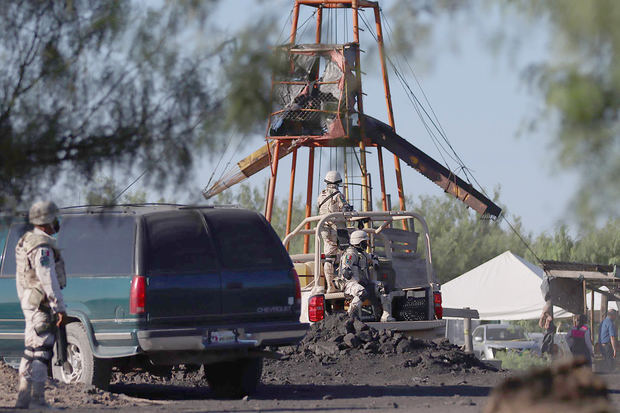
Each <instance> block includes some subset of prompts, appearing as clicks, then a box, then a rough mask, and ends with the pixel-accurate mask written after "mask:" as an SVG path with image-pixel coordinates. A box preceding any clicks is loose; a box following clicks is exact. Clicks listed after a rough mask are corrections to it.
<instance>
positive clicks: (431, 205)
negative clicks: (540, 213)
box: [407, 195, 531, 283]
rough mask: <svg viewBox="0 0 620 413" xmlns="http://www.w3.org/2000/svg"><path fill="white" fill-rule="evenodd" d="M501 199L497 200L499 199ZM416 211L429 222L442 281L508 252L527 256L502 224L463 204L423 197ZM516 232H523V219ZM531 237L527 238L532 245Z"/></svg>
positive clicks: (517, 219)
mask: <svg viewBox="0 0 620 413" xmlns="http://www.w3.org/2000/svg"><path fill="white" fill-rule="evenodd" d="M497 196H498V195H496V196H495V198H497ZM407 202H408V204H409V205H415V206H414V207H413V209H414V210H415V211H416V212H418V213H420V214H421V215H422V216H423V217H424V219H425V220H426V222H427V224H428V227H429V232H430V238H431V253H432V256H433V267H434V268H435V273H436V274H437V277H438V278H439V281H440V282H442V283H445V282H447V281H449V280H451V279H452V278H454V277H457V276H459V275H461V274H463V273H465V272H467V271H469V270H471V269H472V268H474V267H476V266H478V265H480V264H482V263H484V262H486V261H488V260H490V259H491V258H494V257H495V256H497V255H499V254H501V253H502V252H504V251H508V250H510V251H512V252H514V253H515V254H517V255H520V256H523V257H524V256H525V253H526V250H527V247H526V246H525V244H523V242H522V241H521V240H520V239H519V237H518V236H517V235H516V234H515V233H513V232H512V230H510V229H505V228H503V227H502V225H501V222H500V221H487V220H480V219H479V217H478V216H477V215H476V213H475V212H473V211H472V210H470V209H469V208H467V207H466V206H465V205H463V204H462V203H461V202H460V201H458V200H456V199H454V198H451V197H448V196H445V195H441V196H421V197H419V199H418V202H415V203H414V202H411V200H409V201H407ZM515 220H516V224H515V229H516V230H517V231H518V232H522V231H523V228H522V226H521V223H520V220H519V218H516V219H515ZM530 238H531V235H528V234H525V235H524V239H525V240H526V242H527V241H529V239H530Z"/></svg>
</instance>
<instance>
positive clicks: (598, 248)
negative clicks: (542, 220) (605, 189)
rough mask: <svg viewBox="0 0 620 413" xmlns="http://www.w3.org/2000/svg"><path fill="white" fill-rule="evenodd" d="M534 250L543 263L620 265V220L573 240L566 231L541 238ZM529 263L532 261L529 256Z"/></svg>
mask: <svg viewBox="0 0 620 413" xmlns="http://www.w3.org/2000/svg"><path fill="white" fill-rule="evenodd" d="M532 249H533V250H534V252H536V255H538V256H539V257H540V258H541V259H546V260H557V261H575V262H583V263H596V264H618V263H620V219H617V218H616V219H609V220H607V222H605V224H604V225H602V226H601V227H600V228H598V227H596V226H591V227H589V228H588V229H586V230H584V231H582V233H581V234H580V235H579V236H578V237H577V238H575V239H573V238H572V237H571V236H570V235H569V234H568V232H567V230H566V228H565V227H560V228H559V229H557V230H556V232H555V233H554V234H552V235H547V234H541V235H539V236H538V237H537V238H536V239H535V241H534V243H533V247H532ZM526 257H527V259H530V260H531V259H533V258H532V257H531V254H530V253H529V252H528V254H527V255H526Z"/></svg>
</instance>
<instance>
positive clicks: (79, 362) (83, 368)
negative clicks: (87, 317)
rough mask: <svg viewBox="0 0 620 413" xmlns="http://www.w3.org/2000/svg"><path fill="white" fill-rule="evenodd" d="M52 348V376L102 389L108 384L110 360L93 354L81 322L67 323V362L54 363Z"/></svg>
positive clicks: (60, 379)
mask: <svg viewBox="0 0 620 413" xmlns="http://www.w3.org/2000/svg"><path fill="white" fill-rule="evenodd" d="M56 360H57V355H56V349H54V356H53V357H52V377H54V378H55V379H56V380H58V381H61V382H63V383H86V384H92V385H94V386H95V387H98V388H100V389H103V390H107V389H108V386H109V385H110V375H111V373H112V366H111V363H110V360H105V359H98V358H96V357H95V356H93V352H92V351H91V349H90V343H89V341H88V337H87V335H86V330H85V329H84V326H83V325H82V323H71V324H67V362H66V363H64V365H62V366H57V365H56Z"/></svg>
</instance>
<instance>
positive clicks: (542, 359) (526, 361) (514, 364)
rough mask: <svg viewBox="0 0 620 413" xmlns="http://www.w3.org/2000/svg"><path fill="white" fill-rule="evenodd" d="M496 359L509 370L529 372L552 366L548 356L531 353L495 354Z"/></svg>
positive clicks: (499, 352)
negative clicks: (533, 369) (535, 368)
mask: <svg viewBox="0 0 620 413" xmlns="http://www.w3.org/2000/svg"><path fill="white" fill-rule="evenodd" d="M495 359H496V360H501V361H502V368H503V369H508V370H529V369H531V368H532V367H545V366H548V365H549V364H551V358H550V357H549V356H547V355H546V354H545V355H543V356H539V355H538V354H536V353H532V352H531V351H514V350H510V351H504V350H500V351H498V352H497V353H495Z"/></svg>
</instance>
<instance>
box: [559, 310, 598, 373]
mask: <svg viewBox="0 0 620 413" xmlns="http://www.w3.org/2000/svg"><path fill="white" fill-rule="evenodd" d="M566 343H567V344H568V347H569V348H570V351H571V353H572V354H573V357H583V358H585V359H586V361H587V362H588V364H589V365H590V367H591V366H592V360H593V359H594V348H593V346H592V336H591V335H590V329H589V328H588V317H586V315H585V314H578V315H575V316H574V317H573V327H572V328H571V329H570V331H569V332H568V334H567V335H566Z"/></svg>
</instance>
